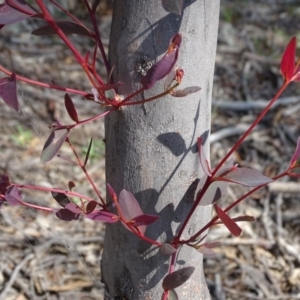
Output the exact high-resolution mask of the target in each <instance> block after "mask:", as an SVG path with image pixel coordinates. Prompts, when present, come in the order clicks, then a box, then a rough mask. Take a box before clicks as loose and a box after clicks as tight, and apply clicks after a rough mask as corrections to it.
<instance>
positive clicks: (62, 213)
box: [55, 208, 80, 221]
mask: <svg viewBox="0 0 300 300" xmlns="http://www.w3.org/2000/svg"><path fill="white" fill-rule="evenodd" d="M55 214H56V216H57V217H58V218H59V219H61V220H63V221H73V220H78V219H79V217H80V214H75V213H73V212H72V211H70V210H68V209H66V208H62V209H60V210H58V211H57V212H56V213H55Z"/></svg>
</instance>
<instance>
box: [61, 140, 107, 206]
mask: <svg viewBox="0 0 300 300" xmlns="http://www.w3.org/2000/svg"><path fill="white" fill-rule="evenodd" d="M66 142H67V143H68V144H69V146H70V148H71V149H72V151H73V153H74V155H75V157H76V159H77V162H78V165H79V167H80V168H81V170H82V171H83V172H84V174H85V176H86V178H87V179H88V181H89V182H90V184H91V186H92V187H93V189H94V191H95V193H96V195H97V196H98V198H99V199H100V201H101V203H102V205H101V206H102V207H103V208H105V207H106V204H105V201H104V199H103V198H102V196H101V194H100V192H99V190H98V189H97V187H96V185H95V183H94V181H93V179H92V178H91V176H90V174H89V173H88V171H87V169H86V167H85V166H84V164H83V163H82V162H81V159H80V157H79V156H78V154H77V152H76V150H75V149H74V147H73V145H72V143H71V142H70V139H69V138H67V139H66Z"/></svg>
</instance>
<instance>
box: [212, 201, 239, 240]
mask: <svg viewBox="0 0 300 300" xmlns="http://www.w3.org/2000/svg"><path fill="white" fill-rule="evenodd" d="M215 210H216V213H217V215H218V217H219V218H220V219H221V221H222V222H223V223H224V225H225V226H226V227H227V229H228V230H229V231H230V232H231V234H233V235H234V236H240V234H241V233H242V229H241V228H240V227H239V226H238V225H237V224H236V223H235V221H234V220H232V219H231V218H230V217H229V216H228V215H227V214H226V212H225V211H224V210H222V209H221V208H220V207H219V206H218V205H217V204H215Z"/></svg>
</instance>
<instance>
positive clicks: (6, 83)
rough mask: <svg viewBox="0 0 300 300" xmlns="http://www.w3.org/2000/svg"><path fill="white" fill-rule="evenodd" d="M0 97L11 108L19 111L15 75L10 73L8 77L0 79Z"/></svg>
mask: <svg viewBox="0 0 300 300" xmlns="http://www.w3.org/2000/svg"><path fill="white" fill-rule="evenodd" d="M0 97H1V98H2V99H3V101H4V102H5V103H6V104H8V105H9V106H10V107H11V108H13V109H14V110H16V111H19V102H18V96H17V81H16V74H15V73H12V74H11V76H10V77H4V78H1V79H0Z"/></svg>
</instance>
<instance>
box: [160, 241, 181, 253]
mask: <svg viewBox="0 0 300 300" xmlns="http://www.w3.org/2000/svg"><path fill="white" fill-rule="evenodd" d="M160 251H161V252H162V253H163V254H166V255H172V254H173V253H175V252H176V251H177V249H176V248H174V247H173V246H172V245H170V244H168V243H163V244H161V246H160Z"/></svg>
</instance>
